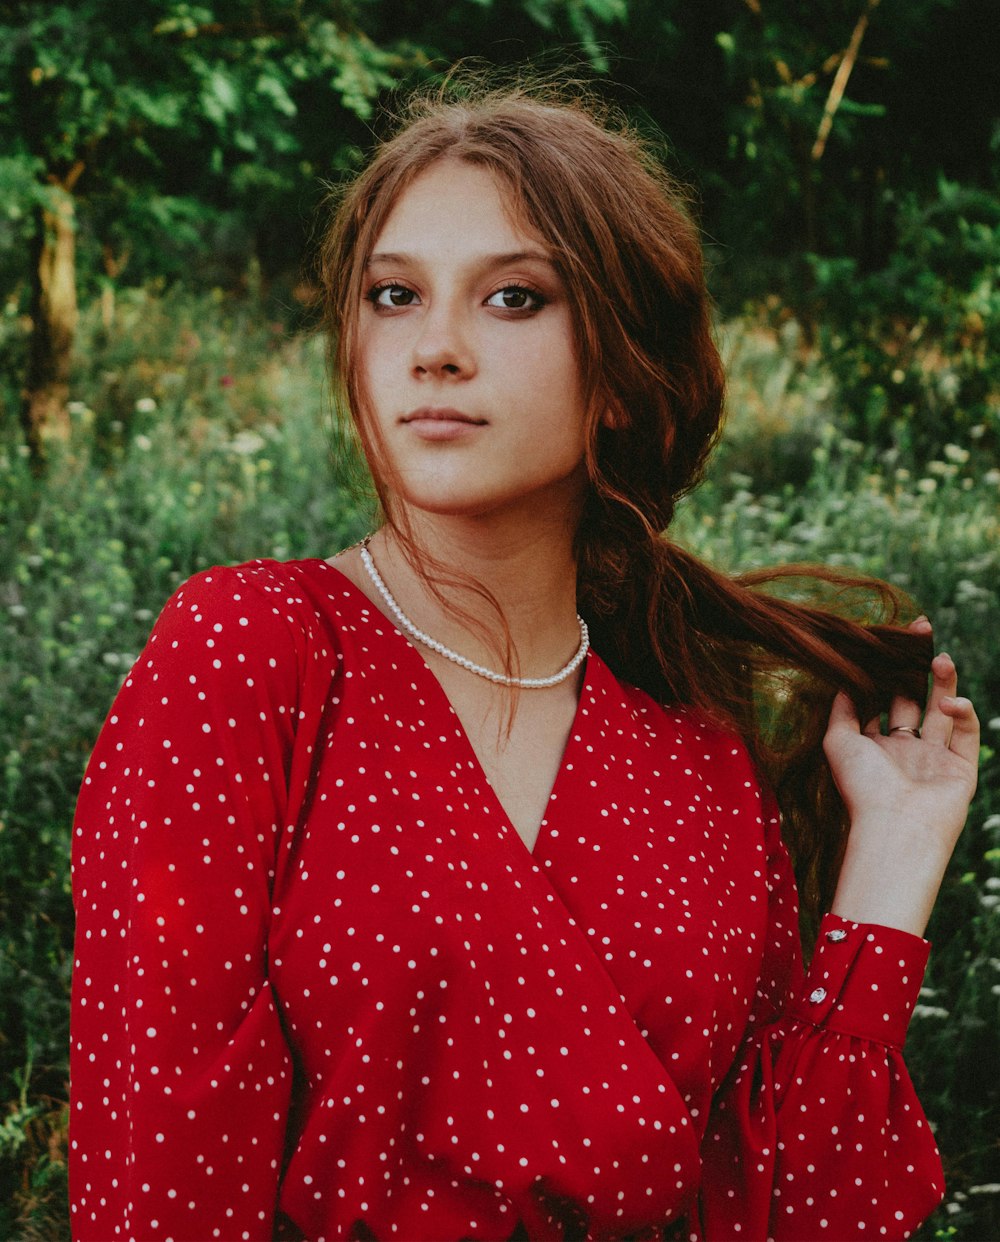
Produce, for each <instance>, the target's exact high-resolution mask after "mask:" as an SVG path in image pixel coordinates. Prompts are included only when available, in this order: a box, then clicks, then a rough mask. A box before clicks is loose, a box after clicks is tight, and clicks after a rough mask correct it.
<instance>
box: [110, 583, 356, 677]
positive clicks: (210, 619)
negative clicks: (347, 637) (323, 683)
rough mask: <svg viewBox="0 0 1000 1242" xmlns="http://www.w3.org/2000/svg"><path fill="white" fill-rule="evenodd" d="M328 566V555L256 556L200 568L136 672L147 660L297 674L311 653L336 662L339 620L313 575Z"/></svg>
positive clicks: (159, 625) (171, 603)
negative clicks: (325, 603)
mask: <svg viewBox="0 0 1000 1242" xmlns="http://www.w3.org/2000/svg"><path fill="white" fill-rule="evenodd" d="M323 567H324V562H322V561H315V562H312V561H273V560H254V561H245V562H243V563H241V564H237V565H213V566H211V567H210V568H207V569H203V570H200V571H199V572H198V573H195V574H193V575H192V576H191V577H190V578H188V579H187V580H186V581H184V582H182V583H181V584H180V586H178V587H177V588H176V590H175V591H174V593H173V594H172V595H171V596H170V598H169V599H168V600H167V602H166V603H165V604H164V606H163V610H162V611H161V613H160V616H159V618H158V620H157V622H156V624H155V626H154V627H153V631H152V633H151V635H150V637H149V641H148V642H147V644H146V648H145V650H144V652H143V653H142V655H141V656H140V657H139V660H138V661H137V662H136V665H135V669H134V670H133V672H135V671H136V670H139V669H140V667H141V666H143V665H145V666H146V668H147V669H151V668H152V667H153V666H154V665H159V666H160V670H161V672H162V671H163V665H164V664H166V665H168V666H169V668H170V669H172V670H174V671H179V670H180V669H181V668H183V667H184V666H186V665H190V664H192V663H193V664H195V665H199V666H202V667H204V668H205V669H206V671H207V670H218V671H225V670H227V669H228V670H230V671H237V670H238V671H239V672H241V673H245V674H252V672H253V670H254V669H257V670H260V671H261V672H263V673H265V674H266V675H267V677H268V679H269V680H273V679H274V678H275V677H276V676H277V677H278V678H280V677H281V676H282V674H285V675H288V676H290V677H291V678H293V679H294V680H296V681H298V680H300V678H301V676H302V674H304V673H305V671H306V666H307V663H309V664H311V663H314V659H313V660H310V659H308V657H309V655H310V653H312V655H313V657H315V656H317V655H319V654H321V653H322V654H326V655H328V656H329V657H330V660H331V663H335V662H336V652H337V647H338V643H337V634H336V625H335V623H334V618H333V617H332V616H331V615H330V612H329V610H328V609H325V608H324V606H323V593H322V591H320V590H317V589H316V583H315V581H314V580H315V578H316V577H317V575H318V572H319V570H321V569H322V568H323ZM126 684H127V683H126Z"/></svg>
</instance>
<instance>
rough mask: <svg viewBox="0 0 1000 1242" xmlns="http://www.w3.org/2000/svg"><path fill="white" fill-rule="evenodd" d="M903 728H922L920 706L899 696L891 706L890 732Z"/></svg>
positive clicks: (914, 701)
mask: <svg viewBox="0 0 1000 1242" xmlns="http://www.w3.org/2000/svg"><path fill="white" fill-rule="evenodd" d="M901 728H907V729H919V728H920V704H919V703H918V702H917V701H916V699H907V698H904V697H903V695H901V694H897V695H896V697H895V698H894V699H893V700H892V703H891V704H890V705H889V732H890V733H891V732H892V731H893V729H901Z"/></svg>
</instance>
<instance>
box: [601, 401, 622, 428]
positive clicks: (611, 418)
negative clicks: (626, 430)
mask: <svg viewBox="0 0 1000 1242" xmlns="http://www.w3.org/2000/svg"><path fill="white" fill-rule="evenodd" d="M624 422H625V420H624V418H622V412H621V410H620V409H619V408H618V406H615V405H606V406H605V407H604V411H603V413H602V414H601V418H600V423H601V426H602V427H607V429H608V430H609V431H617V430H618V428H619V427H621V426H623V425H624Z"/></svg>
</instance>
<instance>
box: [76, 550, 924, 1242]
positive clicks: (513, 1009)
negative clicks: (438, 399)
mask: <svg viewBox="0 0 1000 1242" xmlns="http://www.w3.org/2000/svg"><path fill="white" fill-rule="evenodd" d="M585 673H586V676H585V681H584V685H583V690H582V693H581V696H580V701H579V706H578V709H577V715H576V719H575V722H574V726H573V729H572V732H571V735H570V739H569V741H568V744H567V747H566V751H565V755H564V757H563V760H562V765H561V769H560V771H559V774H558V777H557V779H556V783H555V786H554V788H553V791H552V794H551V799H550V802H549V805H548V809H547V813H546V817H545V819H544V821H543V823H542V828H541V831H540V833H539V837H538V841H537V844H536V846H535V848H534V850H533V851H532V852H529V851H528V849H527V848H526V847H525V845H524V843H523V842H522V840H521V838H520V837H519V836H518V834H517V832H516V831H515V830H514V828H513V827H512V826H511V824H510V823H509V822H508V821H507V819H506V818H505V816H504V813H503V810H502V808H501V806H500V803H499V802H498V800H497V798H496V795H495V794H494V793H493V791H492V790H491V788H490V786H489V784H488V783H487V781H486V779H485V777H484V775H483V772H482V770H481V768H480V766H479V764H478V762H477V760H476V757H475V754H474V752H473V750H472V747H471V745H470V743H469V741H468V739H467V737H466V736H465V734H464V732H463V730H462V728H461V726H460V724H459V721H458V718H457V716H456V715H455V713H454V711H453V710H452V708H451V706H450V704H449V702H448V700H447V698H446V696H445V695H444V692H443V691H442V689H441V687H440V685H439V683H438V681H437V680H436V678H435V677H434V675H433V674H432V672H431V671H430V669H429V668H428V666H427V665H426V664H425V663H424V661H423V659H422V657H421V655H420V653H419V651H418V650H417V648H415V647H413V646H412V645H411V644H410V643H409V642H408V641H407V639H405V638H404V637H403V636H402V634H401V633H400V632H399V631H398V630H397V629H396V628H395V627H394V626H393V624H392V623H391V622H390V621H389V620H387V618H386V617H385V616H384V615H383V614H382V613H381V612H380V611H379V610H378V609H377V608H376V607H375V606H374V605H373V604H372V603H371V602H370V601H369V600H368V598H367V597H366V596H365V595H364V594H363V593H362V592H361V591H359V590H358V588H357V587H355V586H354V585H353V584H352V583H350V582H349V581H348V579H346V578H345V577H344V576H343V575H342V574H341V573H340V572H339V571H338V570H336V569H334V568H332V567H330V566H328V565H326V564H325V563H324V562H323V561H319V560H303V561H297V562H290V563H278V562H273V561H257V562H253V563H251V564H248V565H243V566H239V567H236V568H227V569H213V570H210V571H207V572H205V573H201V574H198V575H197V576H195V577H194V578H192V579H191V580H190V581H189V582H188V583H186V584H185V585H184V586H183V587H182V588H181V589H180V590H178V592H177V593H176V594H175V595H174V597H173V598H172V599H171V600H170V602H169V603H168V604H167V606H166V608H165V609H164V612H163V614H162V616H161V617H160V619H159V622H158V623H157V625H156V628H155V630H154V631H153V634H152V637H151V638H150V641H149V644H148V646H147V647H146V650H145V651H144V652H143V654H142V656H141V657H140V658H139V660H138V661H137V663H136V665H135V667H134V668H133V669H132V672H131V673H130V675H129V677H128V679H127V680H126V681H125V684H124V686H123V687H122V689H121V691H120V693H119V695H118V697H117V699H116V700H115V703H114V706H113V708H112V711H111V715H110V716H109V718H108V721H107V724H106V725H105V727H104V730H103V731H102V733H101V736H100V739H99V740H98V743H97V746H96V749H95V751H94V754H93V757H92V759H91V761H90V764H89V767H88V770H87V775H86V779H85V783H84V786H83V790H82V793H81V796H80V802H79V807H78V811H77V818H76V823H75V828H74V833H75V836H74V843H73V846H74V868H73V890H74V900H75V904H76V910H77V915H78V928H77V939H76V950H75V959H76V960H75V972H74V983H73V1021H72V1089H71V1107H72V1120H71V1130H70V1145H71V1187H70V1189H71V1199H72V1212H73V1230H74V1236H75V1237H76V1238H78V1239H80V1242H88V1240H90V1239H101V1240H107V1239H156V1240H157V1242H165V1240H166V1239H173V1240H174V1242H181V1240H198V1242H201V1240H205V1239H215V1238H220V1239H227V1240H228V1239H254V1240H257V1239H271V1238H282V1239H284V1238H288V1239H292V1238H294V1239H302V1238H307V1239H310V1240H319V1239H326V1240H331V1239H335V1238H343V1239H358V1240H370V1239H389V1238H400V1239H406V1240H407V1242H411V1240H413V1242H416V1240H421V1239H424V1240H427V1242H458V1240H459V1239H484V1240H485V1239H489V1240H490V1242H500V1240H504V1239H521V1240H525V1239H530V1240H535V1239H538V1240H544V1242H549V1240H552V1242H555V1240H556V1239H559V1240H566V1242H568V1240H569V1239H579V1240H583V1239H588V1240H590V1239H595V1240H596V1239H613V1238H630V1239H637V1240H640V1242H652V1240H653V1239H674V1238H678V1239H687V1238H690V1239H693V1240H697V1239H710V1240H719V1242H723V1240H724V1242H730V1240H731V1239H734V1238H747V1239H752V1240H754V1242H759V1240H763V1239H766V1238H773V1239H776V1240H778V1239H784V1240H788V1242H803V1240H804V1239H822V1238H829V1239H831V1242H843V1240H844V1239H847V1238H863V1239H880V1238H904V1237H906V1236H908V1234H909V1233H910V1232H911V1231H913V1230H914V1229H915V1228H916V1226H917V1225H918V1224H919V1222H920V1221H921V1220H922V1218H923V1217H924V1216H925V1215H926V1214H927V1213H928V1212H929V1211H930V1210H931V1209H932V1208H933V1207H934V1205H935V1204H936V1203H937V1201H938V1199H939V1198H940V1196H941V1194H942V1189H943V1188H942V1178H941V1169H940V1162H939V1159H938V1155H937V1151H936V1148H935V1145H934V1140H933V1137H932V1135H931V1133H930V1130H929V1127H928V1125H927V1122H926V1120H925V1118H924V1116H923V1113H922V1111H921V1109H920V1105H919V1104H918V1102H917V1099H916V1097H915V1095H914V1092H913V1087H912V1085H911V1083H910V1079H909V1077H908V1075H907V1072H906V1069H905V1068H904V1065H903V1061H902V1058H901V1055H900V1046H901V1044H902V1042H903V1038H904V1034H905V1031H906V1025H907V1021H908V1018H909V1014H910V1011H911V1008H912V1006H913V1003H914V1001H915V999H916V996H917V992H918V989H919V986H920V981H921V977H922V973H923V969H924V964H925V961H926V955H927V944H926V942H925V941H923V940H920V939H918V938H917V937H914V936H910V935H907V934H905V933H903V932H899V931H895V930H891V929H888V928H884V927H877V926H872V925H858V924H854V923H848V922H846V921H844V920H842V919H838V918H835V917H832V916H827V917H826V919H825V921H824V923H823V925H822V928H821V932H820V938H819V942H818V947H817V950H816V953H815V956H814V957H813V961H812V965H811V967H810V969H809V972H808V974H807V975H806V976H805V978H803V971H802V966H801V961H800V951H799V943H798V936H797V923H796V907H795V889H794V883H793V879H792V872H791V869H790V866H789V861H788V857H787V855H786V853H785V850H784V847H783V846H782V843H781V840H780V837H779V832H778V818H777V814H776V810H775V806H774V802H773V800H772V798H771V797H770V795H769V794H767V793H766V792H762V790H761V788H760V785H759V784H758V781H757V778H756V776H755V774H754V770H753V768H752V766H751V764H750V762H749V760H748V757H747V753H746V750H745V749H744V747H743V745H742V744H741V743H740V742H739V741H738V740H737V739H736V738H735V737H733V736H731V735H729V734H726V733H721V732H719V731H717V730H715V729H712V728H709V727H707V726H706V725H705V724H704V723H703V722H702V721H701V720H699V719H698V718H697V717H696V716H693V715H692V714H690V713H688V712H685V711H680V710H673V709H670V710H664V709H663V708H662V707H660V706H658V705H657V704H656V703H655V702H653V701H652V700H651V699H650V698H649V697H648V696H647V695H645V694H644V693H642V692H640V691H639V690H636V689H635V688H633V687H631V686H628V685H623V684H622V683H620V682H619V681H617V680H616V679H615V677H614V676H612V674H611V672H610V671H609V669H608V668H607V666H606V665H605V664H604V663H603V662H602V660H601V659H600V657H599V655H597V654H595V653H594V652H591V653H590V654H589V656H588V658H587V662H586V667H585Z"/></svg>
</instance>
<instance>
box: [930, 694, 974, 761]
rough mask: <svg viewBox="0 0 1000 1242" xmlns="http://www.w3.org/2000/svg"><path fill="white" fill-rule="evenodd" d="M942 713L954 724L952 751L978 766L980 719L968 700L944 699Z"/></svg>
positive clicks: (941, 705)
mask: <svg viewBox="0 0 1000 1242" xmlns="http://www.w3.org/2000/svg"><path fill="white" fill-rule="evenodd" d="M938 706H939V709H940V711H941V712H942V713H943V714H944V715H945V716H947V717H948V718H949V720H950V721H951V724H952V726H953V727H952V733H951V749H952V750H953V751H954V752H955V754H956V755H959V756H961V758H963V759H965V760H967V761H968V762H969V763H971V764H973V765H976V764H978V762H979V718H978V716H977V715H976V711H975V708H974V707H973V706H972V703H971V702H970V701H969V700H968V699H959V698H950V697H946V698H943V699H942V700H941V702H940V704H939V705H938Z"/></svg>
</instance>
